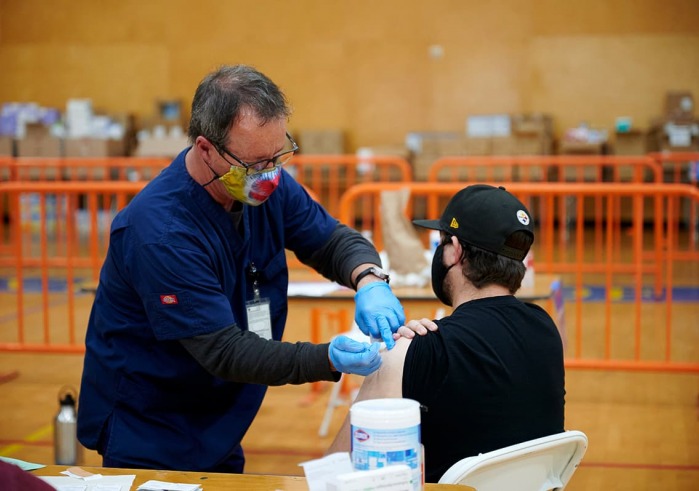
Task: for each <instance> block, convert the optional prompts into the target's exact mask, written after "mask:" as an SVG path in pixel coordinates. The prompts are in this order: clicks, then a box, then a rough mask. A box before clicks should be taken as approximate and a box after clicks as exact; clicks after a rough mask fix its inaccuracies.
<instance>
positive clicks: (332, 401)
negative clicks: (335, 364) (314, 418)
mask: <svg viewBox="0 0 699 491" xmlns="http://www.w3.org/2000/svg"><path fill="white" fill-rule="evenodd" d="M345 378H346V375H344V374H343V375H342V378H341V379H340V380H338V381H337V382H335V385H333V388H332V391H331V392H330V397H329V398H328V405H327V406H326V408H325V415H324V416H323V422H322V423H321V424H320V428H319V429H318V436H320V437H325V436H327V435H328V427H329V426H330V420H331V419H332V416H333V412H334V411H335V408H336V407H337V406H339V405H341V404H344V401H343V399H342V398H341V397H340V391H341V390H342V388H343V386H344V383H345Z"/></svg>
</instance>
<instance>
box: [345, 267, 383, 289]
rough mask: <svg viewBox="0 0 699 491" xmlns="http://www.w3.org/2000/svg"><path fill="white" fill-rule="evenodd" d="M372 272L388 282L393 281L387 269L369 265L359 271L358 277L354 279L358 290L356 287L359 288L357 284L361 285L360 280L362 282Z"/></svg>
mask: <svg viewBox="0 0 699 491" xmlns="http://www.w3.org/2000/svg"><path fill="white" fill-rule="evenodd" d="M370 274H373V275H374V276H376V277H377V278H379V279H380V280H383V281H385V282H386V283H388V282H389V281H391V277H390V276H389V275H388V273H387V272H386V271H384V270H383V269H381V268H379V267H378V266H371V267H368V268H367V269H365V270H364V271H362V272H361V273H359V274H358V275H357V279H356V280H354V289H355V290H356V289H357V285H359V282H360V281H361V280H362V279H363V278H364V277H365V276H368V275H370Z"/></svg>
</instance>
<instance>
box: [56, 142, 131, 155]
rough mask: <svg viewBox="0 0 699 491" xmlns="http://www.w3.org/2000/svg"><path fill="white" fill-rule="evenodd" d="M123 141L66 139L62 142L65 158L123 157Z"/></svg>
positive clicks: (124, 153)
mask: <svg viewBox="0 0 699 491" xmlns="http://www.w3.org/2000/svg"><path fill="white" fill-rule="evenodd" d="M125 145H126V144H125V141H124V140H105V139H100V138H68V139H66V140H65V142H64V149H65V156H66V157H123V156H125V155H126V146H125Z"/></svg>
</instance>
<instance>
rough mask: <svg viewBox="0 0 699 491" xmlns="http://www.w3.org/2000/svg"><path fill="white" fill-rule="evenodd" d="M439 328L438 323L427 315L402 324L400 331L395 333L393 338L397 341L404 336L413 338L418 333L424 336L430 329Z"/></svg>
mask: <svg viewBox="0 0 699 491" xmlns="http://www.w3.org/2000/svg"><path fill="white" fill-rule="evenodd" d="M438 328H439V326H437V324H436V323H435V322H434V321H433V320H430V319H428V318H426V317H423V318H422V319H419V320H411V321H408V322H407V323H406V324H405V325H404V326H400V327H399V328H398V331H396V332H395V333H393V339H395V340H396V341H397V340H398V339H399V338H401V337H403V338H408V339H413V338H414V337H415V336H416V335H418V336H424V335H425V334H427V333H428V332H430V331H436V330H437V329H438Z"/></svg>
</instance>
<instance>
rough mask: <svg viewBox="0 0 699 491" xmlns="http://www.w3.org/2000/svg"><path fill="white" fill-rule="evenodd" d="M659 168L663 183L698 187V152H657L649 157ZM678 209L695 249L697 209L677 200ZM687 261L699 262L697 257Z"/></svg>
mask: <svg viewBox="0 0 699 491" xmlns="http://www.w3.org/2000/svg"><path fill="white" fill-rule="evenodd" d="M649 156H650V157H651V158H652V159H653V160H654V161H655V162H657V164H658V165H659V166H660V167H661V169H662V172H663V180H664V181H665V182H677V183H680V182H682V183H689V184H691V185H693V186H699V152H658V153H651V154H650V155H649ZM676 206H677V207H678V209H681V210H682V211H683V213H684V215H685V218H686V223H687V227H688V228H689V230H690V233H691V243H692V245H693V246H694V249H696V246H697V244H698V243H699V209H697V206H696V203H694V204H692V203H691V202H687V201H682V200H678V201H677V202H676ZM687 259H692V260H695V261H696V260H699V256H697V255H694V256H689V257H688V258H687Z"/></svg>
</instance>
